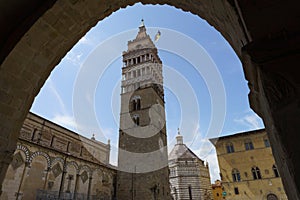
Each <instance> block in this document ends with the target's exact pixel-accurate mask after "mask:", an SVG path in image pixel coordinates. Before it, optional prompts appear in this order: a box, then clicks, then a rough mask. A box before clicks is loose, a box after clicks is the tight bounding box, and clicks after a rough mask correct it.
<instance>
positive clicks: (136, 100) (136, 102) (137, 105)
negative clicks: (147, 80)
mask: <svg viewBox="0 0 300 200" xmlns="http://www.w3.org/2000/svg"><path fill="white" fill-rule="evenodd" d="M140 109H141V97H140V96H134V97H133V98H132V100H131V110H133V111H135V110H140Z"/></svg>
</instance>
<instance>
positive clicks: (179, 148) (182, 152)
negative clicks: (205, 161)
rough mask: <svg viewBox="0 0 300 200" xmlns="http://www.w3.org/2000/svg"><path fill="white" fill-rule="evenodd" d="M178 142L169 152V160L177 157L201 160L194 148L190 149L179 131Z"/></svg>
mask: <svg viewBox="0 0 300 200" xmlns="http://www.w3.org/2000/svg"><path fill="white" fill-rule="evenodd" d="M176 140H177V143H176V145H175V146H174V148H173V149H172V151H171V152H170V154H169V159H168V160H169V161H171V160H177V159H186V160H189V159H190V160H195V159H196V160H201V159H200V158H198V156H197V155H196V154H194V152H193V151H192V150H190V149H189V148H188V147H187V146H186V145H185V144H184V143H183V137H182V135H180V132H179V131H178V135H177V136H176Z"/></svg>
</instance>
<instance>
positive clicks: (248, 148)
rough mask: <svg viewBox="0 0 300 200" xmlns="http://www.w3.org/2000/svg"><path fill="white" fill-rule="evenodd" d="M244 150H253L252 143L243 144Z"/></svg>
mask: <svg viewBox="0 0 300 200" xmlns="http://www.w3.org/2000/svg"><path fill="white" fill-rule="evenodd" d="M245 149H246V150H252V149H254V146H253V143H252V142H246V143H245Z"/></svg>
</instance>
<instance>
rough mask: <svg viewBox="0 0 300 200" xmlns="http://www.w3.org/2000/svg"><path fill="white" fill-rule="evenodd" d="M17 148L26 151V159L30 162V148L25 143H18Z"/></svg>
mask: <svg viewBox="0 0 300 200" xmlns="http://www.w3.org/2000/svg"><path fill="white" fill-rule="evenodd" d="M17 149H18V150H21V151H23V152H24V154H25V161H26V162H29V158H30V152H29V150H28V148H27V147H26V146H24V145H21V144H18V145H17Z"/></svg>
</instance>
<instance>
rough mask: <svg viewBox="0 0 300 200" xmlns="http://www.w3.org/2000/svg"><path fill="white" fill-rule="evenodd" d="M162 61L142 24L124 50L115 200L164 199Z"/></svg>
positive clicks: (166, 184) (165, 156)
mask: <svg viewBox="0 0 300 200" xmlns="http://www.w3.org/2000/svg"><path fill="white" fill-rule="evenodd" d="M164 103H165V102H164V89H163V76H162V61H161V60H160V58H159V56H158V53H157V48H156V47H155V45H154V43H153V42H152V40H151V38H150V37H149V35H148V34H147V32H146V27H145V25H144V21H143V20H142V23H141V25H140V27H139V31H138V34H137V36H136V38H135V39H134V40H132V41H128V49H127V51H124V52H123V67H122V83H121V111H120V130H119V152H118V153H119V154H118V174H117V199H118V200H130V199H131V200H133V199H136V200H141V199H145V200H146V199H147V200H150V199H153V200H158V199H161V200H168V199H171V196H170V188H169V170H168V154H167V153H168V151H167V134H166V123H165V106H164Z"/></svg>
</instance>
